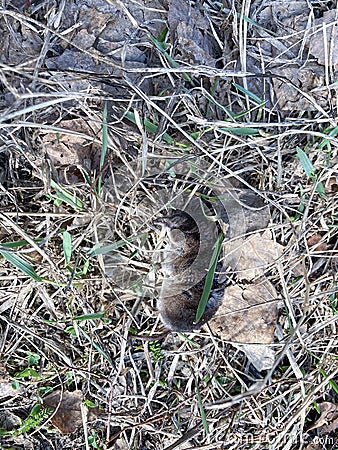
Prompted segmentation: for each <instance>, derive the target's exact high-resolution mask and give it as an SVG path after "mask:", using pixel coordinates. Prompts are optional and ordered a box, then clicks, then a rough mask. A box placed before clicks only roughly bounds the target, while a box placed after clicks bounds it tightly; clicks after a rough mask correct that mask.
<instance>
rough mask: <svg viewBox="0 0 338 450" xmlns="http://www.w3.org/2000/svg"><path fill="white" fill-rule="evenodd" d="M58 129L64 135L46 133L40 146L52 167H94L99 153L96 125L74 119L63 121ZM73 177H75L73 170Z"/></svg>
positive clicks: (98, 136)
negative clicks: (50, 161)
mask: <svg viewBox="0 0 338 450" xmlns="http://www.w3.org/2000/svg"><path fill="white" fill-rule="evenodd" d="M58 127H60V128H63V129H64V130H65V133H62V132H58V133H56V132H51V133H47V134H46V135H45V136H44V137H43V139H42V144H41V149H42V151H44V152H46V153H47V154H48V156H49V158H50V159H51V160H52V162H53V164H54V166H56V167H58V166H66V167H69V166H71V165H73V166H76V165H80V166H81V167H83V168H84V169H87V170H90V169H91V168H92V167H96V164H97V163H98V161H97V160H98V158H99V154H100V151H101V144H100V143H99V141H97V142H95V140H100V128H99V126H98V124H97V123H94V122H90V123H88V121H84V120H83V119H74V120H63V121H61V122H60V123H59V124H58ZM75 168H76V167H75ZM73 175H74V176H75V175H76V171H75V169H74V174H73Z"/></svg>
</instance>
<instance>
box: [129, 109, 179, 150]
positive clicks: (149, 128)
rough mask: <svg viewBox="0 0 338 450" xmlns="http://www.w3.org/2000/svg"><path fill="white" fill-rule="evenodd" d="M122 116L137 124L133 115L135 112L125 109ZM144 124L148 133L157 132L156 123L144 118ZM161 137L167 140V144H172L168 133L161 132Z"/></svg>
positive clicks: (172, 140)
mask: <svg viewBox="0 0 338 450" xmlns="http://www.w3.org/2000/svg"><path fill="white" fill-rule="evenodd" d="M124 116H125V117H126V118H127V119H128V120H130V122H133V124H135V125H137V120H136V117H135V114H134V113H132V112H130V111H127V112H125V114H124ZM144 126H145V128H146V130H147V131H148V132H149V133H150V134H156V132H157V128H158V127H157V125H155V124H154V123H152V122H150V121H149V120H147V119H145V120H144ZM162 139H163V140H164V141H165V142H167V143H168V144H174V139H173V138H172V137H171V136H170V135H169V134H168V133H163V134H162Z"/></svg>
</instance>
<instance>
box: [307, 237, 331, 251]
mask: <svg viewBox="0 0 338 450" xmlns="http://www.w3.org/2000/svg"><path fill="white" fill-rule="evenodd" d="M321 239H322V236H321V235H320V234H313V235H312V236H310V237H309V238H308V240H307V245H308V246H309V247H310V248H311V247H314V246H315V248H314V250H315V251H317V252H324V251H325V250H327V244H326V243H325V242H321V243H320V244H319V242H320V240H321ZM317 244H318V245H317Z"/></svg>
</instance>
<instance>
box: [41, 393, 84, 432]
mask: <svg viewBox="0 0 338 450" xmlns="http://www.w3.org/2000/svg"><path fill="white" fill-rule="evenodd" d="M82 400H83V395H82V392H81V391H74V392H63V393H62V392H61V391H56V392H53V393H52V394H49V395H47V397H45V398H44V399H43V406H44V408H52V409H53V410H54V411H55V410H56V412H55V413H54V415H53V416H52V418H51V422H52V424H53V425H54V426H55V427H56V428H58V429H59V430H60V431H61V433H62V434H69V433H73V432H74V431H75V430H77V429H78V428H80V427H82V412H81V404H82Z"/></svg>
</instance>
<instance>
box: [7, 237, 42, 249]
mask: <svg viewBox="0 0 338 450" xmlns="http://www.w3.org/2000/svg"><path fill="white" fill-rule="evenodd" d="M42 240H43V239H42V238H39V239H33V241H34V242H36V243H39V242H41V241H42ZM0 245H1V247H2V248H18V247H24V246H25V245H30V244H29V242H27V241H26V240H25V239H22V240H20V241H13V242H1V244H0Z"/></svg>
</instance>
